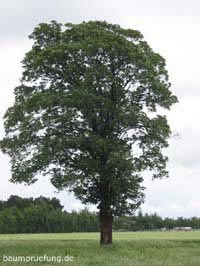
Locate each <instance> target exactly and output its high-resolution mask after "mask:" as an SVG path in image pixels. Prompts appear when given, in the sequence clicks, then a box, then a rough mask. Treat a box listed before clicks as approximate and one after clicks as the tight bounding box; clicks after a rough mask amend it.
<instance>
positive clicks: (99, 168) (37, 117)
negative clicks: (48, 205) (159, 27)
mask: <svg viewBox="0 0 200 266" xmlns="http://www.w3.org/2000/svg"><path fill="white" fill-rule="evenodd" d="M30 38H31V39H32V40H33V42H34V43H33V47H32V49H31V50H30V51H29V52H28V53H27V54H26V55H25V58H24V60H23V68H24V71H23V75H22V78H21V84H20V85H19V86H18V87H16V88H15V91H14V93H15V103H14V105H13V106H12V107H10V108H9V109H8V110H7V112H6V114H5V116H4V119H5V132H6V136H5V137H4V139H3V140H2V141H1V149H2V151H3V152H4V153H6V154H8V155H9V156H10V157H11V165H12V179H11V181H12V182H18V183H22V182H25V183H27V184H32V183H34V182H35V181H36V180H37V178H38V176H37V174H39V173H43V174H45V175H49V176H50V179H51V182H52V184H53V185H54V186H55V187H56V188H57V189H66V188H67V189H68V190H69V191H72V192H73V193H74V194H75V196H76V197H77V198H78V199H80V200H81V201H82V202H83V203H91V204H95V205H97V206H98V208H99V210H100V215H99V217H100V227H101V228H100V229H101V230H100V231H101V241H100V242H101V243H102V244H107V243H112V222H113V216H115V215H117V216H120V215H124V214H128V213H132V212H133V211H134V210H135V209H136V208H138V206H139V205H140V204H141V202H143V198H144V193H143V187H142V185H141V182H142V181H143V178H142V176H141V172H142V171H143V170H145V169H149V170H152V171H153V178H161V177H163V176H167V171H166V162H167V158H166V157H165V156H164V155H163V154H162V149H163V148H165V147H167V146H168V143H167V138H168V137H169V135H170V128H169V125H168V122H167V119H166V117H165V116H162V115H160V114H159V113H158V107H163V108H165V109H170V106H171V105H172V104H173V103H175V102H176V101H177V98H176V97H175V96H174V95H172V93H171V91H170V90H169V88H170V84H169V82H168V74H167V71H166V69H165V60H164V59H163V58H162V57H161V56H160V55H159V54H157V53H155V52H154V51H153V50H152V49H151V48H150V47H149V45H148V44H147V43H146V42H145V41H144V40H143V36H142V34H141V33H140V32H139V31H136V30H132V29H123V28H121V27H120V26H118V25H112V24H108V23H107V22H101V21H91V22H87V23H85V22H83V23H81V24H77V25H74V24H70V23H68V24H65V25H61V24H59V23H57V22H56V21H52V22H51V23H50V24H46V23H42V24H39V25H38V26H37V27H36V28H35V29H34V31H33V33H32V34H31V35H30Z"/></svg>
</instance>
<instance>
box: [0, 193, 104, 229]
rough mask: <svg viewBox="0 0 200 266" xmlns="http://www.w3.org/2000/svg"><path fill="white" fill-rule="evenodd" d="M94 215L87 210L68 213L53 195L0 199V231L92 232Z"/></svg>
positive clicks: (95, 216) (95, 220)
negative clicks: (50, 197)
mask: <svg viewBox="0 0 200 266" xmlns="http://www.w3.org/2000/svg"><path fill="white" fill-rule="evenodd" d="M98 230H99V224H98V219H97V214H96V213H92V212H89V211H88V210H87V209H85V210H81V211H79V212H76V211H72V212H71V213H69V212H66V211H65V210H63V206H62V205H61V204H60V201H59V200H58V199H56V198H52V199H49V198H45V197H39V198H36V199H33V198H21V197H18V196H11V197H10V198H9V199H8V200H7V201H0V233H9V234H10V233H11V234H12V233H61V232H95V231H98Z"/></svg>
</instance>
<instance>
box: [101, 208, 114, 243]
mask: <svg viewBox="0 0 200 266" xmlns="http://www.w3.org/2000/svg"><path fill="white" fill-rule="evenodd" d="M112 223H113V216H112V214H111V212H109V211H106V210H104V209H103V208H102V209H100V229H101V232H100V233H101V236H100V244H101V245H102V244H112Z"/></svg>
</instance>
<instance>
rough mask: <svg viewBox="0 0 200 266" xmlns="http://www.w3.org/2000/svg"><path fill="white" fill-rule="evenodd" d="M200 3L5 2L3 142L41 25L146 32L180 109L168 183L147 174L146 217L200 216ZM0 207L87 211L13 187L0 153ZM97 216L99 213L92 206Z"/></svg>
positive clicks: (175, 114)
mask: <svg viewBox="0 0 200 266" xmlns="http://www.w3.org/2000/svg"><path fill="white" fill-rule="evenodd" d="M199 14H200V2H199V1H198V0H190V1H179V0H168V1H163V0H151V1H149V0H123V1H121V0H110V1H108V0H107V1H106V0H101V1H98V0H84V1H83V0H73V1H72V0H42V1H41V0H29V1H27V0H20V1H17V0H6V1H0V25H1V30H0V59H1V60H0V138H2V137H3V135H4V129H3V115H4V113H5V111H6V109H7V108H8V107H9V106H11V105H12V103H13V101H14V96H13V90H14V88H15V87H16V86H17V85H19V79H20V77H21V73H22V68H21V61H22V59H23V57H24V54H25V53H26V52H27V51H28V50H30V49H31V45H32V43H31V41H30V40H29V39H28V35H29V34H30V33H31V32H32V31H33V29H34V27H35V26H37V25H38V23H41V22H50V21H51V20H57V21H58V22H61V23H65V22H72V23H80V22H82V21H88V20H106V21H108V22H110V23H114V24H119V25H120V26H122V27H124V28H132V29H136V30H139V31H141V33H142V34H143V35H144V39H145V40H146V41H147V42H148V43H149V45H150V46H151V47H152V48H153V50H154V51H155V52H158V53H160V54H161V55H162V56H163V57H164V58H165V59H166V64H167V66H166V67H167V70H168V72H169V77H170V82H171V84H172V86H171V90H172V92H173V93H174V94H175V95H176V96H177V97H178V99H179V103H178V104H176V105H175V106H173V108H172V109H171V111H170V112H167V117H168V121H169V124H170V126H171V129H172V132H173V133H174V136H173V137H172V138H171V139H170V140H169V143H170V146H169V148H168V149H167V150H166V151H165V153H166V154H167V155H168V157H169V163H168V170H169V173H170V177H169V178H167V179H162V180H153V181H152V180H151V176H150V174H149V173H145V174H144V184H143V185H144V186H145V187H146V190H145V195H146V197H145V203H144V204H143V205H142V206H141V209H142V211H143V212H148V213H154V212H157V213H158V214H159V215H161V216H163V217H167V216H168V217H180V216H185V217H191V216H200V141H199V138H200V121H199V120H198V116H199V114H200V65H199V62H200V15H199ZM0 170H1V174H0V200H5V199H7V198H8V197H9V196H10V195H12V194H14V195H19V196H23V197H38V196H40V195H43V196H47V197H57V198H59V199H60V200H61V202H62V204H63V205H64V206H65V209H66V210H68V211H71V210H73V209H75V210H79V209H81V208H83V207H84V206H83V205H82V204H81V203H80V202H79V201H78V200H76V199H75V198H74V197H73V195H70V194H68V193H67V192H66V191H63V192H60V193H57V192H56V190H55V188H54V187H53V186H52V185H51V184H50V182H49V180H48V179H47V178H46V177H41V178H40V179H39V181H38V182H37V183H36V184H34V185H32V186H25V185H16V184H13V183H10V182H9V179H10V177H11V172H10V164H9V158H8V157H7V156H6V155H3V154H2V153H0ZM89 207H90V208H91V210H95V206H89Z"/></svg>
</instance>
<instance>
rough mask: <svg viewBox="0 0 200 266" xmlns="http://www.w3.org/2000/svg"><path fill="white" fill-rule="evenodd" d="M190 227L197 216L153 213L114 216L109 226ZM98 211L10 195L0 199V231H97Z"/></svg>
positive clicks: (196, 222) (198, 226)
mask: <svg viewBox="0 0 200 266" xmlns="http://www.w3.org/2000/svg"><path fill="white" fill-rule="evenodd" d="M174 227H192V228H193V229H200V218H197V217H192V218H183V217H179V218H177V219H174V218H162V217H160V216H158V215H157V214H151V215H150V214H142V212H141V211H140V212H139V213H138V215H134V216H124V217H116V218H115V220H114V223H113V229H114V230H116V231H118V230H127V231H142V230H157V229H161V228H166V229H173V228H174ZM97 231H99V219H98V214H97V213H95V212H90V211H88V210H87V209H84V210H81V211H78V212H77V211H72V212H67V211H65V210H64V208H63V206H62V205H61V204H60V201H59V200H58V199H56V198H52V199H49V198H45V197H39V198H36V199H33V198H21V197H19V196H10V198H9V199H8V200H7V201H0V233H1V234H4V233H7V234H13V233H62V232H66V233H68V232H97Z"/></svg>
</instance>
